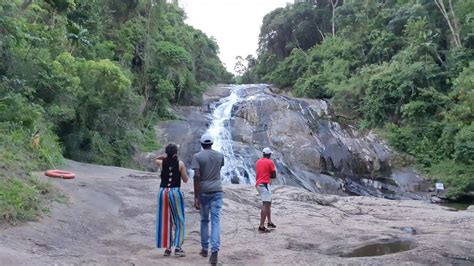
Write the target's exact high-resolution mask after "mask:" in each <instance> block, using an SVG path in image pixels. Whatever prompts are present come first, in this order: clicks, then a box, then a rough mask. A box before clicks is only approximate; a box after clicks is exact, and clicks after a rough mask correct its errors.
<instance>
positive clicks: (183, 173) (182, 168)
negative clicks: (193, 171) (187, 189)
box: [179, 161, 189, 183]
mask: <svg viewBox="0 0 474 266" xmlns="http://www.w3.org/2000/svg"><path fill="white" fill-rule="evenodd" d="M179 173H180V174H181V178H182V179H183V182H184V183H187V182H188V180H189V176H188V172H187V171H186V165H184V162H182V161H179Z"/></svg>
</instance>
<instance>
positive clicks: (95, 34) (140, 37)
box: [0, 0, 233, 221]
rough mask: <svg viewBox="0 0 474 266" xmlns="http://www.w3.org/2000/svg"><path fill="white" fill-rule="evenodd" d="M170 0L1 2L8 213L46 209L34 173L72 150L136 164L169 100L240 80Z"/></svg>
mask: <svg viewBox="0 0 474 266" xmlns="http://www.w3.org/2000/svg"><path fill="white" fill-rule="evenodd" d="M168 2H169V1H165V0H24V1H10V0H0V220H1V219H2V218H4V219H7V220H9V221H15V220H24V219H29V218H31V217H34V216H35V213H37V212H39V211H41V209H42V208H43V206H44V205H43V204H42V202H44V200H43V199H42V198H43V195H46V194H48V193H49V192H50V191H51V186H49V185H47V184H45V183H42V182H40V181H39V180H37V179H35V178H32V177H28V175H29V172H30V171H32V170H39V169H44V168H56V167H60V164H61V162H62V161H63V158H64V157H66V158H71V159H74V160H78V161H82V162H94V163H98V164H106V165H117V166H128V167H134V165H133V164H134V163H133V160H131V157H132V156H133V154H135V153H136V152H138V151H150V150H156V149H158V148H159V145H160V144H159V143H157V140H156V136H155V131H154V126H155V125H156V123H155V122H156V121H157V120H159V119H166V118H169V117H171V116H172V114H170V113H168V112H169V111H168V107H169V105H170V104H195V103H199V101H201V93H202V92H203V91H204V90H205V89H206V88H207V86H208V85H209V84H212V83H217V82H231V80H232V78H233V75H231V74H230V73H228V72H227V71H226V70H225V68H224V66H223V64H222V63H221V61H220V60H219V58H218V56H217V54H218V46H217V44H216V42H215V41H214V40H213V39H211V38H209V37H207V36H206V35H205V34H204V33H203V32H201V31H199V30H197V29H194V28H193V27H191V26H189V25H187V24H185V23H184V19H185V14H184V11H183V10H182V9H180V8H179V7H178V5H177V4H176V3H168ZM175 2H176V1H175ZM18 177H19V178H18Z"/></svg>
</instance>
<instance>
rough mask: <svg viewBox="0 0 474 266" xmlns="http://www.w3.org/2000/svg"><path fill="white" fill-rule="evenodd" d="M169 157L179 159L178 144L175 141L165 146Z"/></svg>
mask: <svg viewBox="0 0 474 266" xmlns="http://www.w3.org/2000/svg"><path fill="white" fill-rule="evenodd" d="M165 153H166V156H167V158H169V159H173V160H177V159H178V146H176V144H174V143H170V144H168V146H166V148H165Z"/></svg>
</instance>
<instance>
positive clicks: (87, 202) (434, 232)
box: [0, 161, 474, 266]
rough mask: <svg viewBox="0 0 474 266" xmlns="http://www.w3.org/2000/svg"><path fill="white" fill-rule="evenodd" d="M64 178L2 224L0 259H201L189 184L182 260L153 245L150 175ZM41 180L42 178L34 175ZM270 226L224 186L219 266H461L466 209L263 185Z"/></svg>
mask: <svg viewBox="0 0 474 266" xmlns="http://www.w3.org/2000/svg"><path fill="white" fill-rule="evenodd" d="M65 170H70V171H74V172H75V173H76V178H75V179H73V180H60V179H50V180H51V182H52V183H53V185H54V187H56V188H58V189H59V190H60V191H61V192H63V193H64V194H66V195H67V196H68V200H67V203H55V204H54V205H53V206H51V213H50V214H49V215H47V216H46V217H44V218H42V219H41V220H40V221H38V222H30V223H28V224H25V225H21V226H17V227H10V226H2V227H0V229H1V237H0V262H1V263H0V264H1V265H7V266H9V265H91V264H93V265H205V264H207V262H208V260H207V259H205V258H202V257H200V256H199V254H198V253H199V251H200V242H199V241H200V237H199V230H200V229H199V228H200V217H199V212H198V211H197V210H196V209H194V208H193V207H192V205H193V198H194V195H193V193H192V183H187V184H183V187H182V191H183V193H184V198H185V215H186V233H185V241H184V246H183V248H184V250H185V251H186V252H187V256H186V257H184V258H175V257H163V250H158V249H156V248H155V237H154V236H155V217H156V209H155V208H156V193H157V192H158V190H159V187H158V186H159V177H158V175H157V173H148V172H140V171H135V170H130V169H123V168H117V167H105V166H97V165H89V164H81V163H76V162H72V161H68V162H67V165H66V166H65ZM43 178H46V177H43ZM272 192H273V203H272V217H273V222H274V223H275V224H276V225H277V228H276V229H275V230H273V231H272V232H271V233H268V234H261V233H258V232H257V227H258V223H259V215H260V209H259V208H260V205H261V203H260V202H259V199H258V196H257V192H256V190H255V188H254V187H253V186H251V185H231V184H229V185H226V186H225V187H224V193H225V197H224V206H223V209H222V217H221V250H220V252H219V259H220V262H221V263H223V264H224V265H316V264H317V265H328V264H330V265H334V264H343V265H347V264H351V265H402V264H425V265H432V264H435V265H450V264H456V265H471V264H473V263H474V255H473V254H474V233H473V232H474V213H473V212H467V211H459V212H454V211H449V210H445V209H444V207H441V206H437V205H433V204H428V203H425V202H423V201H414V200H386V199H381V198H374V197H339V196H335V195H320V194H316V193H311V192H308V191H307V190H305V189H302V188H296V187H290V186H283V185H281V186H273V189H272Z"/></svg>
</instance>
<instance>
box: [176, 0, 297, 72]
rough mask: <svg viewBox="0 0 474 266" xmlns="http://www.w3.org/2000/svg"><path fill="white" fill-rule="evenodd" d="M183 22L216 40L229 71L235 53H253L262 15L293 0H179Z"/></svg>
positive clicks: (232, 67) (256, 43) (254, 53)
mask: <svg viewBox="0 0 474 266" xmlns="http://www.w3.org/2000/svg"><path fill="white" fill-rule="evenodd" d="M178 2H179V4H180V6H181V7H183V8H184V10H185V11H186V15H187V20H186V23H188V24H190V25H191V26H193V27H195V28H197V29H200V30H202V31H203V32H205V33H206V34H207V35H208V36H213V37H214V38H215V39H216V40H217V44H218V45H219V48H220V54H219V56H220V58H221V60H222V62H223V63H224V64H225V65H226V67H227V70H229V71H231V72H233V71H234V65H235V57H236V56H238V55H240V56H242V57H244V58H245V57H246V56H247V55H249V54H253V55H256V50H257V46H258V34H259V33H260V26H261V25H262V19H263V17H264V16H265V15H266V14H267V13H269V12H270V11H272V10H274V9H275V8H277V7H284V6H286V3H288V2H293V0H179V1H178Z"/></svg>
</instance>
